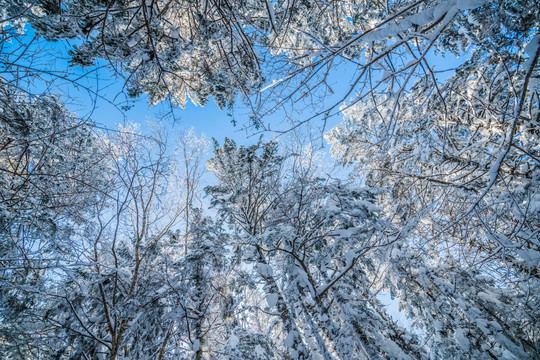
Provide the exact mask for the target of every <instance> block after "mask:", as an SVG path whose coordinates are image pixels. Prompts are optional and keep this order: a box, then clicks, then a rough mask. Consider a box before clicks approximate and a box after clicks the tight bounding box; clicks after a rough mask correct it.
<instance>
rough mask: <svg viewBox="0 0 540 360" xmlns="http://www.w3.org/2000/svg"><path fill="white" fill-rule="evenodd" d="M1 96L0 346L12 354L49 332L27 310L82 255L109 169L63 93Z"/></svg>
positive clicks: (1, 91) (5, 90)
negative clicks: (51, 277) (80, 243)
mask: <svg viewBox="0 0 540 360" xmlns="http://www.w3.org/2000/svg"><path fill="white" fill-rule="evenodd" d="M0 94H1V95H0V139H1V140H0V285H1V286H0V288H1V290H0V303H1V304H2V305H1V307H0V321H1V323H2V325H1V328H0V339H1V340H0V343H1V345H0V347H1V349H2V350H0V351H1V352H2V353H5V354H12V350H13V349H17V348H18V350H17V351H22V352H23V353H24V350H22V349H23V348H25V347H26V346H28V347H31V344H30V343H31V341H30V340H31V339H32V338H34V339H35V338H38V337H39V334H40V333H41V332H42V331H46V330H45V329H41V328H40V327H39V325H38V324H37V322H36V319H34V318H31V317H30V318H28V317H25V316H23V315H22V314H24V313H25V311H33V309H34V308H35V307H36V306H38V305H39V304H40V303H41V301H42V300H43V299H42V297H41V295H40V294H41V292H42V291H45V283H46V278H47V274H48V273H50V272H53V271H55V269H58V268H61V267H62V266H63V265H64V259H66V258H67V257H70V256H73V255H76V254H77V252H78V250H77V249H76V246H73V243H72V241H73V239H74V238H75V237H76V234H77V232H78V231H80V229H81V228H83V227H84V226H85V221H86V219H88V218H89V217H91V216H93V215H92V214H94V212H93V211H92V210H93V209H92V205H93V204H96V203H98V202H99V198H100V197H101V196H102V192H104V191H105V189H106V175H107V169H106V167H105V166H104V164H103V161H102V160H103V158H104V157H105V154H104V152H103V151H102V148H101V147H100V139H99V137H98V136H97V135H96V134H95V133H94V130H93V128H92V127H91V126H90V124H88V123H85V122H81V121H80V119H78V118H77V117H76V116H75V114H73V113H70V112H68V111H67V109H66V108H65V107H64V106H63V105H62V103H61V102H60V101H59V99H58V98H56V97H47V96H42V97H39V98H32V97H29V96H27V95H26V94H23V93H21V92H20V91H19V90H18V89H15V88H13V87H9V86H8V87H6V88H3V87H2V88H0ZM25 326H28V327H27V328H25ZM19 347H20V348H19ZM13 351H15V350H13ZM17 351H15V352H17Z"/></svg>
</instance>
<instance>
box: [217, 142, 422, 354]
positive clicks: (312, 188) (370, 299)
mask: <svg viewBox="0 0 540 360" xmlns="http://www.w3.org/2000/svg"><path fill="white" fill-rule="evenodd" d="M284 161H285V158H284V157H283V156H280V155H279V154H278V153H277V148H276V145H275V143H267V144H261V143H259V144H257V145H255V146H251V147H248V148H244V147H241V146H240V147H238V146H236V145H235V144H234V143H232V142H231V141H230V140H226V142H225V144H224V145H223V146H222V147H219V148H217V149H216V151H215V157H214V158H213V159H212V160H211V161H210V162H209V168H210V169H211V170H213V171H214V172H215V173H216V174H217V176H218V178H219V179H220V184H219V185H218V186H215V187H211V188H209V189H207V191H208V192H209V194H211V195H212V197H213V203H214V205H216V206H217V207H218V209H219V210H220V212H221V213H222V215H223V216H224V218H225V219H228V221H229V223H230V224H231V225H232V226H233V227H236V228H237V229H239V231H240V232H239V235H238V241H237V243H236V246H237V247H238V248H240V249H239V251H241V253H242V255H241V256H242V260H243V261H244V262H245V263H246V265H245V266H250V268H251V269H252V271H251V274H252V275H251V276H253V277H254V280H255V282H256V283H258V284H259V287H260V289H262V291H263V294H264V296H265V299H266V305H267V306H266V307H265V308H266V309H267V310H266V311H270V312H274V316H275V320H274V321H277V323H276V325H272V324H270V325H269V329H268V330H267V332H268V333H269V334H274V336H277V337H278V338H281V339H282V340H281V341H282V342H283V345H285V347H286V348H288V349H289V354H290V356H292V357H293V358H305V357H307V358H316V357H317V358H323V359H333V358H336V357H337V358H340V359H348V358H374V357H389V358H400V357H405V358H407V357H409V358H417V357H422V356H423V354H424V352H423V350H422V348H421V346H420V345H419V344H418V343H417V342H416V340H415V337H414V336H412V335H411V334H408V332H407V330H406V329H403V328H400V327H398V326H397V325H396V324H395V323H394V322H393V321H392V320H391V317H390V316H389V315H388V314H387V313H386V310H385V308H384V307H383V306H382V304H380V302H379V301H378V300H377V298H376V294H377V291H378V290H379V289H380V279H378V278H377V276H380V275H381V273H379V271H377V270H376V269H375V262H373V261H372V257H373V256H375V255H376V254H377V250H378V251H382V250H380V249H386V248H389V244H388V243H386V240H385V237H384V236H382V235H383V233H384V223H383V222H380V221H379V220H378V219H379V214H378V210H377V209H376V207H375V206H374V204H373V201H374V194H373V193H372V191H370V190H369V189H364V188H354V187H351V186H349V185H346V184H342V183H340V182H337V181H335V182H328V181H326V180H324V179H322V178H318V177H317V176H316V174H315V172H314V171H313V169H311V168H309V167H306V166H302V165H298V164H301V163H302V162H296V163H298V164H297V165H296V166H292V167H289V168H288V171H283V170H282V169H283V166H284ZM231 165H232V166H231ZM276 311H277V312H276Z"/></svg>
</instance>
